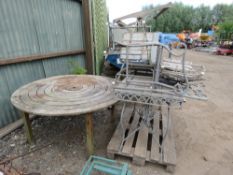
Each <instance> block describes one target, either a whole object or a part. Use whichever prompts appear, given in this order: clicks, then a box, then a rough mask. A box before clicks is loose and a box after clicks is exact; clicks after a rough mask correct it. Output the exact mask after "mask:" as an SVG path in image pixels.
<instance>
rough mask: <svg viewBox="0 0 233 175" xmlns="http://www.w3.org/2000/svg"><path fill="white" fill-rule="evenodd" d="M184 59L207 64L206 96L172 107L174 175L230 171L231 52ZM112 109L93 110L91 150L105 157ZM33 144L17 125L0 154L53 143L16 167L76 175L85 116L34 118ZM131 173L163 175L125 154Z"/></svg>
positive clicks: (212, 174) (80, 163)
mask: <svg viewBox="0 0 233 175" xmlns="http://www.w3.org/2000/svg"><path fill="white" fill-rule="evenodd" d="M187 56H188V58H189V59H190V60H191V61H193V62H194V63H197V64H204V65H205V66H206V69H207V74H206V83H205V84H206V92H207V95H208V98H209V99H208V101H194V100H189V101H188V102H187V103H186V104H184V106H183V108H182V110H179V109H174V110H173V111H174V112H173V117H174V130H175V131H174V132H175V141H176V150H177V166H176V171H175V173H174V174H175V175H187V174H188V175H232V174H233V129H232V128H233V127H232V126H233V57H231V56H229V57H226V56H215V55H210V54H207V53H199V52H195V51H188V53H187ZM120 108H121V105H118V107H117V109H116V112H115V114H116V117H115V122H114V123H113V122H112V119H111V110H109V109H104V110H102V111H99V112H96V113H95V114H94V139H95V149H96V154H97V155H100V156H106V147H107V144H108V142H109V141H110V139H111V136H112V134H113V132H114V129H115V127H116V125H117V123H118V120H119V118H118V116H119V111H120ZM32 128H33V133H34V136H35V140H36V143H35V144H34V145H32V146H29V145H28V144H27V143H26V138H25V135H24V132H23V129H22V128H19V129H17V130H16V131H14V132H12V133H11V134H9V135H8V136H6V137H4V138H3V139H2V140H0V150H1V151H0V159H3V158H6V157H10V156H15V155H19V154H23V153H27V152H28V151H30V150H33V149H36V148H40V147H41V146H43V145H46V144H49V143H53V144H51V145H50V146H47V147H45V148H44V149H42V150H39V151H37V152H34V153H32V154H30V155H27V156H25V157H24V158H19V159H17V160H15V161H14V162H13V165H14V166H15V167H17V168H18V169H20V170H24V171H28V172H40V173H41V174H43V175H77V174H79V172H80V171H81V169H82V167H83V166H84V164H85V161H86V160H87V154H86V149H85V138H86V136H85V117H84V116H77V117H37V118H36V119H34V120H33V123H32ZM117 160H120V161H125V162H128V163H129V164H130V168H131V169H132V171H133V174H138V175H143V174H148V175H168V174H169V173H167V172H166V171H165V170H164V167H163V166H160V165H156V164H151V163H146V165H145V166H142V167H141V166H135V165H132V164H131V160H129V159H127V158H122V157H117Z"/></svg>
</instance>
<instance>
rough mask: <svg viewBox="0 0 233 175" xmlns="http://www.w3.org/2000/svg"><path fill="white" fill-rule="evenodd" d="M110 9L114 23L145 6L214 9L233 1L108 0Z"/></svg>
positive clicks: (110, 16)
mask: <svg viewBox="0 0 233 175" xmlns="http://www.w3.org/2000/svg"><path fill="white" fill-rule="evenodd" d="M106 1H107V6H108V9H109V18H110V21H112V20H113V19H115V18H118V17H121V16H124V15H127V14H130V13H133V12H136V11H140V10H141V9H142V7H143V6H145V5H150V4H153V5H158V4H166V3H168V2H182V3H183V4H188V5H193V6H194V7H196V6H199V5H201V4H204V5H209V6H211V7H213V6H214V5H215V4H219V3H224V4H230V3H233V0H178V1H177V0H106Z"/></svg>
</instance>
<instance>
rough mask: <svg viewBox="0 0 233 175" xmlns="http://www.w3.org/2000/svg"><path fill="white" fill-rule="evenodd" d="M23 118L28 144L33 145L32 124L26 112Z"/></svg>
mask: <svg viewBox="0 0 233 175" xmlns="http://www.w3.org/2000/svg"><path fill="white" fill-rule="evenodd" d="M22 118H23V122H24V129H25V133H26V136H27V140H28V143H29V144H32V141H33V136H32V126H31V122H30V120H29V114H28V113H26V112H24V113H22Z"/></svg>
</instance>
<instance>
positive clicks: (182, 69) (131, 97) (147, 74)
mask: <svg viewBox="0 0 233 175" xmlns="http://www.w3.org/2000/svg"><path fill="white" fill-rule="evenodd" d="M127 35H131V40H130V42H127V41H126V40H125V42H123V43H121V46H122V49H121V60H122V62H123V65H122V68H121V70H120V71H119V72H118V73H117V75H116V79H115V81H114V82H113V84H114V89H115V95H116V96H117V97H118V98H119V100H121V101H123V102H125V103H124V106H123V109H122V113H121V126H122V129H123V130H124V127H123V114H124V110H125V105H126V102H132V103H140V104H143V106H144V107H143V109H142V110H138V111H137V110H136V112H138V113H139V115H141V118H142V119H143V122H142V123H141V126H139V127H138V128H136V129H135V130H134V131H133V132H132V133H135V132H136V131H137V130H139V129H140V128H141V127H142V125H144V126H147V127H149V130H150V131H151V132H152V133H153V132H155V131H153V127H152V126H151V124H150V123H151V121H152V120H153V119H154V118H155V117H158V116H156V111H155V108H153V107H152V106H167V110H168V111H170V106H171V105H182V103H183V102H185V101H186V98H193V99H200V100H206V99H207V97H206V96H205V94H204V93H203V89H202V87H203V85H202V83H201V80H203V75H204V70H205V69H204V67H203V66H197V65H195V66H194V65H192V63H191V62H186V57H185V55H186V54H185V53H186V50H183V52H182V53H181V54H177V53H175V52H174V51H172V50H171V49H170V48H169V47H168V46H166V45H163V44H161V43H159V42H153V41H150V42H142V40H143V39H142V38H147V40H153V39H150V38H156V33H155V34H154V33H130V34H126V35H125V38H127ZM132 38H134V39H135V38H136V39H135V40H133V39H132ZM182 45H184V44H182ZM184 46H185V45H184ZM185 47H186V46H185ZM166 52H167V53H166ZM168 115H170V112H168ZM168 118H169V116H168ZM123 133H124V132H123ZM131 135H132V134H128V137H127V138H125V136H124V135H122V144H123V142H124V141H125V140H126V139H128V138H129V137H130V136H131ZM164 139H165V138H164ZM164 139H163V140H164ZM122 144H121V146H120V148H119V150H120V149H121V147H122Z"/></svg>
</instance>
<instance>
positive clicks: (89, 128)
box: [86, 113, 94, 156]
mask: <svg viewBox="0 0 233 175" xmlns="http://www.w3.org/2000/svg"><path fill="white" fill-rule="evenodd" d="M92 119H93V118H92V113H88V114H86V135H87V152H88V155H89V156H90V155H93V154H94V145H93V121H92Z"/></svg>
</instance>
